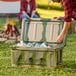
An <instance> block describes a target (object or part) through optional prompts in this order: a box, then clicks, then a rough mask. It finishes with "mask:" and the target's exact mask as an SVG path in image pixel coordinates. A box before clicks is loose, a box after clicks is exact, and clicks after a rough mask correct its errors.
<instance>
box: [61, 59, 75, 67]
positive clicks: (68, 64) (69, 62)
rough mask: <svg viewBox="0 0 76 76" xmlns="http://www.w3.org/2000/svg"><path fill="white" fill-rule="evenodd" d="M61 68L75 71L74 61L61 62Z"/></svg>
mask: <svg viewBox="0 0 76 76" xmlns="http://www.w3.org/2000/svg"><path fill="white" fill-rule="evenodd" d="M62 68H68V69H76V61H75V60H66V61H63V66H62Z"/></svg>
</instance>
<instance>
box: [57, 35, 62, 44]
mask: <svg viewBox="0 0 76 76" xmlns="http://www.w3.org/2000/svg"><path fill="white" fill-rule="evenodd" d="M62 40H63V35H62V34H61V35H59V36H58V38H57V43H61V42H62Z"/></svg>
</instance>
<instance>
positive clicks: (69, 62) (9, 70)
mask: <svg viewBox="0 0 76 76" xmlns="http://www.w3.org/2000/svg"><path fill="white" fill-rule="evenodd" d="M75 44H76V35H75V34H71V35H68V36H67V46H65V48H64V50H63V66H62V67H60V68H57V69H54V70H50V69H35V68H30V69H28V68H25V67H12V66H11V48H10V45H13V44H4V43H3V44H1V43H0V76H76V45H75Z"/></svg>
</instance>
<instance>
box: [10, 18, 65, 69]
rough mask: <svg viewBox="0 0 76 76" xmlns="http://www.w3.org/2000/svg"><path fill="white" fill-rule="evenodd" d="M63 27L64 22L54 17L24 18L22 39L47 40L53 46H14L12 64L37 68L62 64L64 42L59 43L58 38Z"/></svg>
mask: <svg viewBox="0 0 76 76" xmlns="http://www.w3.org/2000/svg"><path fill="white" fill-rule="evenodd" d="M62 28H63V22H62V21H57V20H55V19H54V20H53V19H40V18H36V19H30V20H28V19H23V21H22V30H21V40H22V41H24V42H26V43H29V42H30V43H33V42H36V43H43V42H47V43H48V45H49V46H51V47H49V48H48V47H24V46H22V47H17V46H13V47H12V51H11V55H12V66H18V65H19V66H25V67H35V68H50V69H51V68H56V67H57V66H59V65H62V50H63V47H64V45H65V36H64V38H63V42H62V43H60V44H58V43H56V39H57V37H58V35H59V34H60V32H61V30H62Z"/></svg>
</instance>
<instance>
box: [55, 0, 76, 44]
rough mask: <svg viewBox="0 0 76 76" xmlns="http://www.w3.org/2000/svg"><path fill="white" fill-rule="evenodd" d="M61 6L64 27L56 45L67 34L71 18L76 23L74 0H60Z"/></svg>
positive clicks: (75, 3)
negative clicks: (62, 8)
mask: <svg viewBox="0 0 76 76" xmlns="http://www.w3.org/2000/svg"><path fill="white" fill-rule="evenodd" d="M54 1H57V0H54ZM62 4H63V7H64V11H65V17H64V27H63V29H62V32H61V33H60V35H59V36H58V38H57V42H58V43H61V42H62V40H63V37H64V35H65V34H66V33H67V32H68V29H69V27H70V23H71V21H72V18H73V19H74V20H75V21H76V0H62Z"/></svg>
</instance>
